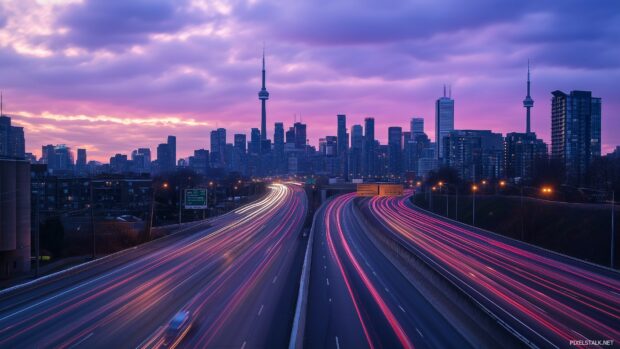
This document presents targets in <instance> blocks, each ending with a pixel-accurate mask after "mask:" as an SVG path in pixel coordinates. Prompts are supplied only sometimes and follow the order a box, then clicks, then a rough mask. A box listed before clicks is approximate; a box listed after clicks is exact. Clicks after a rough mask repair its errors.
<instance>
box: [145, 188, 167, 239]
mask: <svg viewBox="0 0 620 349" xmlns="http://www.w3.org/2000/svg"><path fill="white" fill-rule="evenodd" d="M161 189H168V183H167V182H164V183H163V184H162V185H161ZM156 192H157V188H156V187H153V191H152V192H151V214H150V215H149V229H148V236H147V239H148V240H149V241H150V240H151V237H152V235H151V231H152V229H153V216H154V215H155V193H156Z"/></svg>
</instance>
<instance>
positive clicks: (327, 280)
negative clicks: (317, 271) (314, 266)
mask: <svg viewBox="0 0 620 349" xmlns="http://www.w3.org/2000/svg"><path fill="white" fill-rule="evenodd" d="M325 281H326V282H327V286H329V278H325Z"/></svg>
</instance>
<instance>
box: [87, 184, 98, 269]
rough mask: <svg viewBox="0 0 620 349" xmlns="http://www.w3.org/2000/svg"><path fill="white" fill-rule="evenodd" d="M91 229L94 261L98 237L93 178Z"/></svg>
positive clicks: (91, 187) (91, 185)
mask: <svg viewBox="0 0 620 349" xmlns="http://www.w3.org/2000/svg"><path fill="white" fill-rule="evenodd" d="M89 187H90V188H89V191H90V229H91V233H92V236H93V260H94V259H95V258H96V252H97V236H96V235H95V200H94V198H93V178H92V177H91V178H90V186H89Z"/></svg>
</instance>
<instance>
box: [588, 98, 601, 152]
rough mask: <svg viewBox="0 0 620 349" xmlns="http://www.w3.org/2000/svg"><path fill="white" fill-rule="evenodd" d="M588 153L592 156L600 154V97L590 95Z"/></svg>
mask: <svg viewBox="0 0 620 349" xmlns="http://www.w3.org/2000/svg"><path fill="white" fill-rule="evenodd" d="M590 131H591V134H592V137H591V139H590V153H591V156H592V157H595V156H601V99H600V98H597V97H592V123H591V126H590Z"/></svg>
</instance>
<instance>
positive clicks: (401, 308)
mask: <svg viewBox="0 0 620 349" xmlns="http://www.w3.org/2000/svg"><path fill="white" fill-rule="evenodd" d="M398 307H399V308H400V310H402V311H403V313H406V311H405V309H403V307H401V306H400V304H399V305H398Z"/></svg>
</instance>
